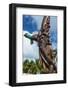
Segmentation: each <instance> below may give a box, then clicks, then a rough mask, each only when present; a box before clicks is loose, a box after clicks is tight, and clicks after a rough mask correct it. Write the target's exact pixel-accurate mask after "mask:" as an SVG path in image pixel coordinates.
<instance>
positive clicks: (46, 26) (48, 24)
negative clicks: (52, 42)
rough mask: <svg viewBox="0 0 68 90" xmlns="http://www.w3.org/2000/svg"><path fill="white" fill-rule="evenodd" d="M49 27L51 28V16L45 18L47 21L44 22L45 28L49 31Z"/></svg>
mask: <svg viewBox="0 0 68 90" xmlns="http://www.w3.org/2000/svg"><path fill="white" fill-rule="evenodd" d="M49 28H50V18H49V17H47V18H46V19H45V23H44V24H43V30H45V31H46V32H48V31H49Z"/></svg>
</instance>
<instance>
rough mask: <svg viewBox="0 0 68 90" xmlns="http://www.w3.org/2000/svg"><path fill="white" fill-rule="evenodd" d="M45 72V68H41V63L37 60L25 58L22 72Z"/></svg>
mask: <svg viewBox="0 0 68 90" xmlns="http://www.w3.org/2000/svg"><path fill="white" fill-rule="evenodd" d="M46 72H47V71H46V69H44V68H43V65H42V64H41V63H40V61H39V60H35V61H33V60H25V61H24V62H23V73H29V74H39V73H40V74H41V73H46Z"/></svg>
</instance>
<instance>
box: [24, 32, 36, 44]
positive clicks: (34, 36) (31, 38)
mask: <svg viewBox="0 0 68 90" xmlns="http://www.w3.org/2000/svg"><path fill="white" fill-rule="evenodd" d="M24 36H25V37H26V38H28V39H30V40H31V44H33V40H34V41H37V34H35V35H32V36H31V35H30V34H28V33H26V34H24Z"/></svg>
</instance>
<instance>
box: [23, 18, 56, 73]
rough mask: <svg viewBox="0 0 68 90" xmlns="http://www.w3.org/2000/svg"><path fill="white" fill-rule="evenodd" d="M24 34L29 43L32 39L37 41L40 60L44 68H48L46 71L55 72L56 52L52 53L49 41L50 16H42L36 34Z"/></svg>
mask: <svg viewBox="0 0 68 90" xmlns="http://www.w3.org/2000/svg"><path fill="white" fill-rule="evenodd" d="M24 36H25V37H26V38H29V39H30V40H31V44H32V43H33V41H36V42H37V43H38V47H39V56H40V62H41V64H42V65H43V67H44V68H45V67H46V68H47V69H48V73H53V72H55V73H56V72H57V68H56V65H55V63H54V60H55V57H56V53H54V50H53V49H52V44H51V42H50V16H44V17H43V21H42V25H41V29H40V30H39V32H38V34H34V35H32V36H30V35H28V34H27V33H26V34H25V35H24Z"/></svg>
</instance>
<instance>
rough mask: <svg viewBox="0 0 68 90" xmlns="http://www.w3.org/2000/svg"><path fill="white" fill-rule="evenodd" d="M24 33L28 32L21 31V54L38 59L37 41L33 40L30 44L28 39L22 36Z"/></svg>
mask: <svg viewBox="0 0 68 90" xmlns="http://www.w3.org/2000/svg"><path fill="white" fill-rule="evenodd" d="M25 33H29V32H27V31H23V56H24V58H31V59H38V58H39V49H38V46H37V42H35V41H33V44H31V43H30V40H29V39H28V38H26V37H25V36H24V34H25ZM29 34H30V33H29Z"/></svg>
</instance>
